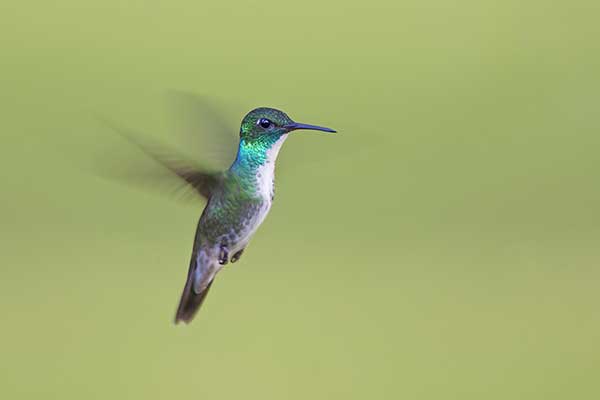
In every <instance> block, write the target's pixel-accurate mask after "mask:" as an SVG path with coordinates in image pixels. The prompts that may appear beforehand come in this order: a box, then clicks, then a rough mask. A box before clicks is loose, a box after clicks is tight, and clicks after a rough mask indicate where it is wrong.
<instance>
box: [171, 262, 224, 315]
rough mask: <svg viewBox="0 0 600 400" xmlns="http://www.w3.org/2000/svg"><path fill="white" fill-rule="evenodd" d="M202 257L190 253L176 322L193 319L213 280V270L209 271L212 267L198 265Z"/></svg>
mask: <svg viewBox="0 0 600 400" xmlns="http://www.w3.org/2000/svg"><path fill="white" fill-rule="evenodd" d="M203 258H204V257H196V254H193V255H192V260H191V262H190V269H189V270H188V276H187V281H186V283H185V286H184V288H183V293H182V294H181V300H179V307H177V314H176V315H175V323H176V324H177V323H179V322H180V321H183V322H185V323H186V324H188V323H190V322H191V321H192V319H194V316H195V315H196V313H197V312H198V310H199V309H200V306H201V305H202V303H203V302H204V299H205V298H206V295H207V294H208V290H209V289H210V287H211V285H212V283H213V281H214V277H215V271H211V270H212V268H203V267H202V265H200V264H201V263H202V261H201V260H202V259H203Z"/></svg>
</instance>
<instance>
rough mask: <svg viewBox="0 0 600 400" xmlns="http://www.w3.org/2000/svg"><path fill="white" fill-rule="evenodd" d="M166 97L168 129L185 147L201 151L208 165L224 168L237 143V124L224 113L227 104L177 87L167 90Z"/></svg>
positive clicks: (233, 154)
mask: <svg viewBox="0 0 600 400" xmlns="http://www.w3.org/2000/svg"><path fill="white" fill-rule="evenodd" d="M166 100H167V105H168V110H169V111H170V112H169V115H170V116H171V118H170V119H171V121H172V127H171V129H172V131H173V132H174V133H175V134H176V135H178V136H179V137H180V139H182V141H183V143H185V145H186V148H190V149H192V150H193V151H197V152H198V153H201V154H202V159H203V160H204V161H205V162H207V163H208V165H211V166H215V167H216V169H218V170H224V169H227V168H228V167H229V166H230V165H231V162H232V161H233V157H234V156H235V149H237V146H238V142H239V136H238V135H237V132H239V127H236V126H235V124H232V123H231V122H232V120H231V118H229V117H228V114H226V112H225V111H226V110H228V109H229V107H226V106H225V104H222V103H220V102H218V101H217V100H216V99H214V98H209V97H207V96H202V95H199V94H195V93H191V92H185V91H178V90H170V91H169V92H167V96H166ZM234 121H235V120H234Z"/></svg>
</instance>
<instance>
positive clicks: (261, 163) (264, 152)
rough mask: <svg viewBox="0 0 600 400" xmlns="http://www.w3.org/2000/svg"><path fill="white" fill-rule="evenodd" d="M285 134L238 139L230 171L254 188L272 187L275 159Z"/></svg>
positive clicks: (285, 136)
mask: <svg viewBox="0 0 600 400" xmlns="http://www.w3.org/2000/svg"><path fill="white" fill-rule="evenodd" d="M286 138H287V134H284V135H277V136H265V137H264V138H261V139H259V140H253V141H246V140H244V139H242V140H240V145H239V147H238V153H237V157H236V158H235V161H234V162H233V164H232V165H231V168H230V171H231V172H232V173H234V174H235V175H236V176H238V177H239V178H240V179H241V180H243V181H246V182H247V183H248V184H249V186H250V187H252V188H253V189H254V190H263V189H266V187H267V186H268V187H272V185H273V179H274V177H275V160H276V159H277V155H278V154H279V150H280V149H281V145H282V144H283V142H284V141H285V139H286Z"/></svg>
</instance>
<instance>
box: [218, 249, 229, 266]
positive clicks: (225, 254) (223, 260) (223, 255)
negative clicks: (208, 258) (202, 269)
mask: <svg viewBox="0 0 600 400" xmlns="http://www.w3.org/2000/svg"><path fill="white" fill-rule="evenodd" d="M227 262H229V251H227V246H225V245H224V244H222V245H221V250H220V251H219V264H221V265H225V264H227Z"/></svg>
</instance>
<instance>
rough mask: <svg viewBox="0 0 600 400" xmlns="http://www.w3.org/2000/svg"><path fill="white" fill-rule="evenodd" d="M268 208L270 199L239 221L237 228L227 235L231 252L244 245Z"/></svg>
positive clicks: (264, 216) (254, 231)
mask: <svg viewBox="0 0 600 400" xmlns="http://www.w3.org/2000/svg"><path fill="white" fill-rule="evenodd" d="M270 208H271V201H269V202H265V203H263V205H262V206H261V207H259V208H258V210H256V212H255V213H253V214H252V215H248V216H246V217H245V218H242V219H241V220H240V221H239V225H238V227H237V228H238V229H237V230H235V231H232V232H231V233H230V234H229V235H227V239H226V241H227V243H228V246H229V251H230V252H231V253H236V252H238V251H240V250H242V249H243V248H244V247H246V245H247V244H248V242H249V241H250V239H251V238H252V236H253V235H254V234H255V233H256V231H257V230H258V227H259V226H260V225H261V224H262V223H263V221H264V220H265V218H266V217H267V214H268V213H269V210H270Z"/></svg>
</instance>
